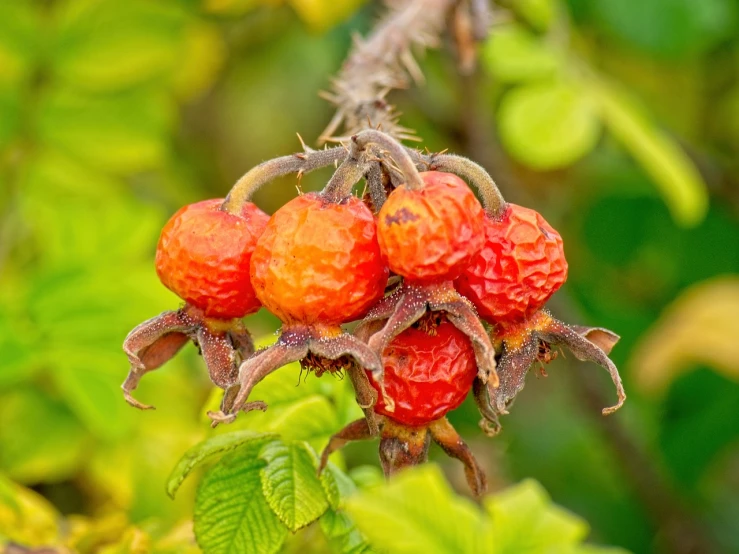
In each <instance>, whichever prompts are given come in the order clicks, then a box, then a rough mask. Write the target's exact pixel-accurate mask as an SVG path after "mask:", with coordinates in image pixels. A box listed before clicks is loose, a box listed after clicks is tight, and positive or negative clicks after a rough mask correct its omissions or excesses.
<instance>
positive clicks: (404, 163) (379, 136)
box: [351, 129, 423, 190]
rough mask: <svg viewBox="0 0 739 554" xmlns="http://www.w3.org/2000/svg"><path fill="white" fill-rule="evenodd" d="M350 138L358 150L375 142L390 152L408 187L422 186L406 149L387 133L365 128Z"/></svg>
mask: <svg viewBox="0 0 739 554" xmlns="http://www.w3.org/2000/svg"><path fill="white" fill-rule="evenodd" d="M351 140H352V144H353V145H355V146H356V148H357V149H358V150H360V151H362V150H364V149H365V148H366V147H367V146H368V145H369V144H376V145H377V146H379V147H380V148H382V149H383V150H385V151H386V152H387V153H388V154H390V157H391V158H392V159H393V161H394V162H395V163H396V164H397V165H398V168H400V171H401V172H402V173H403V176H404V177H405V182H406V185H408V188H410V189H414V190H415V189H420V188H423V179H421V175H420V174H419V173H418V169H416V164H415V163H414V162H413V159H411V156H410V154H409V153H408V149H407V148H406V147H405V146H403V145H402V144H400V143H399V142H398V141H397V140H395V139H394V138H393V137H391V136H390V135H389V134H387V133H383V132H382V131H376V130H374V129H367V130H365V131H362V132H361V133H357V134H356V135H354V136H353V137H352V139H351Z"/></svg>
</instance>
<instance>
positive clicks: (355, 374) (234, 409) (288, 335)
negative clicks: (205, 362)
mask: <svg viewBox="0 0 739 554" xmlns="http://www.w3.org/2000/svg"><path fill="white" fill-rule="evenodd" d="M297 361H300V362H301V365H302V366H303V367H304V368H305V369H308V370H312V371H314V372H315V373H316V374H317V375H319V376H320V375H321V374H323V373H324V372H336V371H343V370H346V371H347V372H348V373H349V375H350V378H351V380H352V383H353V384H354V386H355V391H356V394H357V401H358V402H359V404H360V406H361V407H362V408H363V409H364V410H365V414H367V419H368V421H369V423H368V424H369V425H370V427H371V428H372V429H374V430H377V424H376V423H375V422H374V412H373V411H371V407H372V406H374V403H375V401H376V396H375V393H374V391H373V390H372V387H371V385H370V384H369V380H368V379H367V376H366V375H365V374H364V371H363V370H362V369H361V368H366V369H368V370H369V371H371V372H372V373H373V375H374V376H375V378H376V379H377V381H378V382H380V383H381V382H382V381H383V369H382V363H381V362H380V359H379V357H378V356H377V355H375V353H374V352H372V351H371V350H370V349H369V347H368V346H367V345H366V344H365V343H363V342H362V341H360V340H359V339H357V338H356V337H354V336H352V335H350V334H348V333H345V332H344V331H342V330H341V328H340V327H338V326H337V327H317V326H305V325H286V326H283V328H282V331H281V333H280V337H279V339H277V342H276V343H275V344H273V345H272V346H269V347H267V348H264V349H262V350H259V351H257V352H256V353H254V354H253V355H252V356H251V357H250V358H249V359H247V360H245V361H244V362H243V363H242V364H241V366H240V367H239V368H238V376H237V379H236V380H235V382H234V383H233V385H232V386H231V387H230V388H229V389H228V390H227V391H226V394H225V395H224V400H223V402H222V404H221V409H220V411H218V412H208V415H209V416H210V418H211V420H212V421H213V426H214V427H215V426H216V425H217V424H219V423H231V422H232V421H234V420H235V419H236V416H237V415H238V413H239V412H241V411H247V412H248V411H250V410H253V409H263V407H264V405H263V403H259V402H247V399H248V398H249V395H250V394H251V391H252V390H253V389H254V387H255V386H256V384H257V383H259V382H260V381H261V380H262V379H264V378H265V377H266V376H267V375H269V374H270V373H272V372H273V371H275V370H276V369H279V368H281V367H282V366H284V365H287V364H289V363H291V362H297Z"/></svg>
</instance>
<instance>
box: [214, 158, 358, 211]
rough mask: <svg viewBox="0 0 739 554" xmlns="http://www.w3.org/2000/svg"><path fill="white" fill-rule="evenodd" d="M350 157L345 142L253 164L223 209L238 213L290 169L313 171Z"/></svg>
mask: <svg viewBox="0 0 739 554" xmlns="http://www.w3.org/2000/svg"><path fill="white" fill-rule="evenodd" d="M346 157H347V151H346V149H345V148H344V147H343V146H337V147H335V148H327V149H325V150H312V149H309V148H307V149H306V151H305V152H304V153H298V154H290V155H289V156H282V157H281V158H275V159H274V160H269V161H266V162H264V163H261V164H259V165H258V166H256V167H253V168H252V169H250V170H249V171H247V172H246V174H245V175H244V176H243V177H241V179H239V180H238V181H237V182H236V184H235V185H234V186H233V188H232V189H231V192H229V193H228V196H227V197H226V200H224V202H223V206H221V209H222V210H224V211H227V212H230V213H238V212H239V211H240V210H241V207H242V206H243V205H244V203H245V202H248V201H249V199H250V198H251V196H252V194H254V193H255V192H256V191H257V189H259V188H260V187H261V186H262V185H265V184H267V183H269V182H270V181H271V180H273V179H276V178H277V177H281V176H283V175H288V174H290V173H299V174H301V175H302V174H304V173H309V172H311V171H313V170H314V169H320V168H322V167H326V166H329V165H332V164H335V163H337V162H340V161H341V160H343V159H344V158H346Z"/></svg>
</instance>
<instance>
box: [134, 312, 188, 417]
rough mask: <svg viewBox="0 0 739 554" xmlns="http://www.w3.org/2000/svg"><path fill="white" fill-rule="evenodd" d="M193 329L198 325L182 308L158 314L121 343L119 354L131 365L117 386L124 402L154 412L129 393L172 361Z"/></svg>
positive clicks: (135, 329)
mask: <svg viewBox="0 0 739 554" xmlns="http://www.w3.org/2000/svg"><path fill="white" fill-rule="evenodd" d="M197 328H198V322H197V321H196V320H195V319H193V318H192V317H190V315H189V314H188V313H187V309H186V308H182V309H180V310H177V311H167V312H162V313H161V314H159V315H158V316H156V317H153V318H151V319H148V320H146V321H144V322H143V323H141V324H139V325H137V326H136V327H134V328H133V330H132V331H131V332H130V333H129V334H128V336H127V337H126V339H125V340H124V341H123V351H124V352H125V353H126V355H127V356H128V361H129V362H130V364H131V369H130V370H129V372H128V376H127V377H126V380H125V381H124V382H123V385H121V388H122V389H123V397H124V398H125V399H126V402H128V403H129V404H130V405H131V406H133V407H135V408H139V409H140V410H151V409H153V408H154V406H149V405H147V404H143V403H141V402H139V401H138V400H136V399H135V398H134V397H133V396H132V395H131V393H132V392H133V391H134V390H135V389H136V387H137V386H138V384H139V381H140V380H141V378H142V377H143V376H144V375H145V374H147V373H148V372H149V371H153V370H155V369H157V368H159V367H161V366H162V365H163V364H164V363H165V362H167V361H169V360H170V359H171V358H172V357H174V355H175V354H177V352H179V351H180V349H181V348H182V347H183V346H184V345H185V343H187V341H188V340H190V339H191V338H192V335H193V333H194V332H195V331H196V330H197Z"/></svg>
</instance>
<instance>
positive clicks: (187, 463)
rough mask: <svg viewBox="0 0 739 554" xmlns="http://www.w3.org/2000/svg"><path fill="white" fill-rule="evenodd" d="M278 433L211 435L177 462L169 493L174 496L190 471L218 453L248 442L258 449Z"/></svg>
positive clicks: (168, 482)
mask: <svg viewBox="0 0 739 554" xmlns="http://www.w3.org/2000/svg"><path fill="white" fill-rule="evenodd" d="M275 437H276V435H272V434H269V433H257V432H255V431H248V430H247V431H236V432H234V433H228V434H225V435H216V436H215V437H210V438H209V439H206V440H204V441H203V442H201V443H198V444H196V445H195V446H193V447H192V448H190V449H189V450H188V451H187V452H185V454H184V455H183V456H182V458H180V461H179V462H177V465H176V466H175V467H174V469H172V473H171V474H170V475H169V479H167V494H168V495H169V496H171V497H172V498H174V495H175V494H176V493H177V489H179V488H180V485H182V482H183V481H184V480H185V479H186V478H187V476H188V475H189V474H190V472H191V471H192V470H193V469H195V468H196V467H198V466H200V465H202V464H203V463H205V462H207V461H208V460H211V459H212V458H213V457H214V456H216V455H218V454H224V453H226V452H230V451H231V450H234V449H236V448H239V447H241V446H244V445H246V444H250V445H251V444H253V446H254V448H255V449H257V448H259V447H260V446H261V445H263V444H264V443H265V442H266V441H268V440H270V439H273V438H275Z"/></svg>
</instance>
